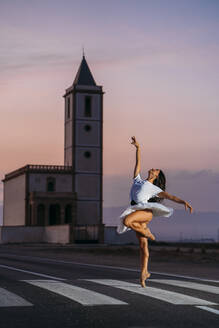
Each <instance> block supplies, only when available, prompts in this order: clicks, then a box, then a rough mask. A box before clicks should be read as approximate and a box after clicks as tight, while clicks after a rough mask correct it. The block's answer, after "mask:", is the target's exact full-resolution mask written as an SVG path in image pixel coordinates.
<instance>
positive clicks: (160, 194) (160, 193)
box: [157, 191, 171, 199]
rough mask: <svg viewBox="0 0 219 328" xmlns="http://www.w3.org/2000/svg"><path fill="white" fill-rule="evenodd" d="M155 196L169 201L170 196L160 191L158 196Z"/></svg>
mask: <svg viewBox="0 0 219 328" xmlns="http://www.w3.org/2000/svg"><path fill="white" fill-rule="evenodd" d="M157 196H158V197H161V198H166V199H169V198H170V196H171V195H170V194H168V192H166V191H161V192H159V194H157Z"/></svg>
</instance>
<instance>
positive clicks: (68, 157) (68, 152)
mask: <svg viewBox="0 0 219 328" xmlns="http://www.w3.org/2000/svg"><path fill="white" fill-rule="evenodd" d="M64 163H65V164H64V165H66V166H72V147H69V148H67V149H65V158H64Z"/></svg>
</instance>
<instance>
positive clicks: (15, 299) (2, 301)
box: [0, 287, 33, 307]
mask: <svg viewBox="0 0 219 328" xmlns="http://www.w3.org/2000/svg"><path fill="white" fill-rule="evenodd" d="M32 305H33V304H31V303H30V302H28V301H26V300H25V299H24V298H22V297H20V296H18V295H16V294H14V293H12V292H9V291H8V290H6V289H5V288H1V287H0V307H8V306H32Z"/></svg>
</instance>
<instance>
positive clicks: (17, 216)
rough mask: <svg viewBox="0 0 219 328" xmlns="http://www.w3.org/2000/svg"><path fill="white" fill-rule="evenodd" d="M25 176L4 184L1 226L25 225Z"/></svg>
mask: <svg viewBox="0 0 219 328" xmlns="http://www.w3.org/2000/svg"><path fill="white" fill-rule="evenodd" d="M25 183H26V176H25V174H22V175H19V176H17V177H15V178H13V179H10V180H7V181H5V182H4V218H3V220H4V221H3V225H5V226H16V225H24V224H25V191H26V190H25Z"/></svg>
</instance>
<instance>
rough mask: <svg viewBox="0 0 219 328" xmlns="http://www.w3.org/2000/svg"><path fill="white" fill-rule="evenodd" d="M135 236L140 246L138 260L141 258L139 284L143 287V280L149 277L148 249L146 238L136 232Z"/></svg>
mask: <svg viewBox="0 0 219 328" xmlns="http://www.w3.org/2000/svg"><path fill="white" fill-rule="evenodd" d="M136 236H137V238H138V240H139V246H140V260H141V278H140V282H141V286H142V287H145V280H146V279H147V278H149V277H150V273H149V272H148V259H149V250H148V240H147V238H144V237H142V236H141V235H140V234H139V233H138V232H137V233H136Z"/></svg>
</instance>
